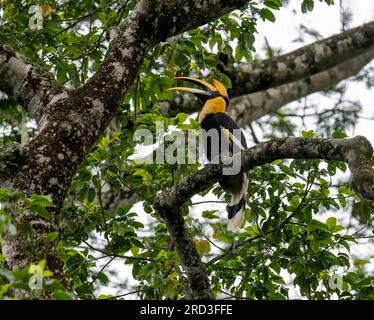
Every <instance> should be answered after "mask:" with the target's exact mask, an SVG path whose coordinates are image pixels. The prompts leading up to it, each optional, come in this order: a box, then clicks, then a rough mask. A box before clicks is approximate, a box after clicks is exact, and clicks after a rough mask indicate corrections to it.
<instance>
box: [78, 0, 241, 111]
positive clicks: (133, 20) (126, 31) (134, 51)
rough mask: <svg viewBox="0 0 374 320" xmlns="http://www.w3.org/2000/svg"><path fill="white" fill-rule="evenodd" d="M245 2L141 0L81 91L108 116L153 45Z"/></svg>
mask: <svg viewBox="0 0 374 320" xmlns="http://www.w3.org/2000/svg"><path fill="white" fill-rule="evenodd" d="M247 3H248V1H247V0H228V1H227V0H226V1H224V0H206V1H195V0H188V1H181V0H176V1H162V0H152V1H151V0H142V1H140V2H139V3H138V4H137V6H136V8H135V9H134V11H133V12H132V13H131V14H130V15H129V16H128V17H127V18H126V19H125V21H124V22H123V23H122V24H121V25H120V26H119V29H118V32H117V34H116V35H115V37H114V39H113V41H112V42H111V43H110V46H109V48H108V51H107V54H106V56H105V59H104V61H103V63H102V64H101V66H100V68H99V70H98V71H97V72H96V73H95V74H94V75H93V76H92V78H91V79H89V80H88V81H87V83H86V84H85V86H84V87H83V88H82V92H83V93H84V95H86V96H89V97H91V98H92V99H98V100H100V101H101V102H102V103H103V105H104V108H105V110H108V112H109V113H110V114H112V113H113V109H114V108H116V106H117V105H118V103H119V102H120V100H121V99H122V97H123V96H124V94H125V93H126V92H127V90H128V89H129V88H130V87H131V85H132V83H133V81H134V79H135V77H136V74H137V71H138V68H139V66H140V65H141V63H142V62H143V59H144V57H145V55H146V53H147V52H148V50H149V49H150V48H151V47H152V46H153V45H155V44H156V43H158V42H160V41H163V40H166V39H167V38H168V37H171V36H174V35H177V34H178V33H181V32H183V31H186V30H189V29H193V28H196V27H198V26H200V25H202V24H205V23H207V22H209V21H211V20H212V19H214V18H217V17H219V16H221V15H224V14H226V13H228V12H230V11H232V10H234V9H239V8H241V7H242V6H244V5H245V4H247Z"/></svg>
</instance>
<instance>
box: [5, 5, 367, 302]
mask: <svg viewBox="0 0 374 320" xmlns="http://www.w3.org/2000/svg"><path fill="white" fill-rule="evenodd" d="M247 3H248V1H245V0H199V1H196V0H187V1H186V0H184V1H182V0H174V1H162V0H141V1H139V2H138V3H137V5H136V8H135V9H134V10H133V12H132V13H131V14H130V15H129V16H128V17H127V18H126V19H125V20H124V22H123V23H122V24H121V25H120V26H119V28H118V32H117V34H116V35H115V37H114V39H113V40H112V41H111V43H110V46H109V48H108V51H107V53H106V56H105V58H104V60H103V62H102V65H101V67H100V68H99V70H98V71H97V72H96V73H95V74H94V75H93V76H92V77H91V78H90V79H89V80H88V81H87V82H86V83H85V84H84V85H83V86H82V87H81V88H79V89H77V90H68V89H66V88H64V87H62V86H60V85H58V84H57V83H56V81H55V80H54V79H53V76H52V75H50V74H49V73H48V72H46V71H45V70H43V69H42V68H40V67H38V66H35V65H33V64H32V63H29V62H27V61H26V60H25V59H23V58H22V57H20V56H19V55H18V54H17V53H16V52H14V51H13V50H12V49H11V48H9V47H7V46H5V45H1V44H0V90H1V91H2V92H5V93H6V94H7V95H8V96H9V97H11V98H12V99H14V100H15V101H17V103H19V104H20V105H21V106H22V107H23V108H24V109H25V110H26V111H27V112H28V113H29V115H30V116H31V117H33V118H34V119H35V120H36V122H37V125H38V129H39V133H38V134H37V136H36V137H35V138H34V139H33V140H31V141H30V142H29V143H27V144H26V145H24V146H19V145H17V146H14V148H13V147H12V148H10V149H9V148H7V149H4V150H0V184H1V186H2V187H6V188H9V189H11V190H17V191H21V192H24V193H25V194H26V195H31V194H33V193H37V194H50V195H52V198H53V202H54V205H55V207H54V208H53V210H52V212H51V213H52V219H51V220H50V221H47V220H45V219H42V218H40V217H38V216H35V215H32V214H30V213H25V214H22V215H17V216H15V217H14V220H13V222H14V223H15V224H16V226H17V228H18V230H19V231H20V232H19V233H18V235H17V236H15V237H14V236H11V235H10V234H5V236H4V239H5V241H4V243H2V253H3V254H4V256H5V260H6V263H7V265H8V266H9V268H10V269H17V268H20V267H24V266H26V265H27V264H29V263H30V262H33V261H36V260H38V257H39V254H40V252H45V253H46V255H47V267H48V269H49V270H51V271H53V272H54V274H55V276H56V277H57V278H63V274H62V267H61V264H60V262H59V261H58V259H57V258H56V255H55V252H54V251H55V247H54V245H55V244H54V243H53V242H52V243H47V242H45V240H44V239H45V235H46V234H47V233H49V232H52V231H57V230H58V222H57V221H58V219H57V216H58V213H59V210H60V208H61V206H62V203H63V200H64V198H65V196H66V193H67V191H68V188H69V186H70V183H71V180H72V179H73V177H74V175H75V173H76V171H77V168H78V166H79V165H80V164H81V162H82V160H83V158H84V157H85V155H86V154H87V153H88V152H89V151H90V150H91V147H92V146H93V144H94V143H95V141H96V140H97V139H98V137H99V136H100V134H101V133H102V132H103V130H104V129H105V128H106V126H107V125H108V123H109V121H110V120H111V119H112V117H113V116H114V114H115V111H116V109H117V107H118V105H119V104H120V103H121V100H122V98H123V97H124V96H125V95H126V93H127V92H128V91H129V89H130V87H131V86H132V83H133V81H134V79H135V78H136V76H137V72H138V69H139V67H140V66H141V64H142V62H143V60H144V58H145V56H146V54H147V52H148V51H149V50H150V49H151V47H152V46H153V45H155V44H156V43H158V42H160V41H163V40H165V39H167V38H168V37H170V36H174V35H176V34H178V33H180V32H183V31H186V30H189V29H192V28H195V27H197V26H199V25H202V24H205V23H207V22H209V21H211V20H212V19H214V18H216V17H218V16H221V15H223V14H225V13H228V12H230V11H232V10H234V9H239V8H241V7H242V6H244V5H246V4H247ZM373 45H374V23H373V22H372V23H368V24H366V25H363V26H361V27H358V28H355V29H352V30H350V31H347V32H344V33H342V34H340V35H336V36H333V37H330V38H328V39H325V40H322V41H319V42H316V43H313V44H311V45H309V46H306V47H304V48H301V49H299V50H296V51H294V52H291V53H289V54H286V55H283V56H280V57H277V58H274V59H269V60H263V61H254V62H253V63H251V64H241V65H239V66H238V67H235V66H233V65H232V64H230V63H229V62H227V63H224V64H223V65H221V68H222V70H223V72H225V73H226V74H228V75H229V76H230V78H231V80H232V81H233V88H234V89H233V90H232V95H233V96H236V97H238V98H237V99H238V100H233V106H234V108H233V111H232V112H233V115H234V116H235V117H236V118H237V119H238V121H239V123H240V124H241V125H245V124H246V123H248V122H249V121H252V120H253V119H255V118H256V117H260V116H262V115H264V114H267V113H269V112H272V111H274V110H276V109H277V108H279V107H281V105H282V104H284V103H287V102H289V101H292V100H293V99H298V98H300V97H302V96H303V95H306V94H309V93H311V92H315V91H318V90H321V89H326V87H329V86H332V85H334V84H336V83H337V82H339V81H340V80H342V79H345V78H346V77H349V76H351V75H353V74H354V73H356V72H357V71H358V70H360V68H362V67H363V66H364V65H365V64H366V63H367V62H369V61H370V60H371V59H372V58H373ZM348 67H349V68H348ZM348 69H349V70H348ZM239 97H240V98H239ZM188 99H189V100H188ZM173 104H175V105H176V110H178V108H179V107H181V106H183V108H186V109H185V110H188V111H187V112H188V113H189V112H191V111H193V110H196V106H198V104H196V103H195V101H194V100H193V99H190V98H185V97H183V99H181V101H178V100H175V101H173V102H171V103H170V106H172V105H173ZM192 104H193V105H194V107H191V105H192ZM187 108H188V109H187ZM194 108H195V109H194ZM179 110H180V109H179ZM372 152H373V150H372V148H371V145H370V143H369V142H368V141H367V140H366V139H365V138H363V137H356V138H353V139H346V140H341V139H336V140H318V139H317V140H306V139H301V138H287V139H283V140H277V141H268V142H263V143H260V144H258V145H256V146H254V147H252V148H250V149H248V150H246V151H245V152H243V153H242V155H241V157H242V158H241V160H242V162H241V163H242V167H241V169H242V171H243V172H244V171H248V170H249V169H251V168H253V167H254V166H257V165H261V164H264V163H269V162H272V161H273V160H275V159H279V158H295V159H326V160H340V161H345V162H347V163H348V165H349V167H350V170H351V173H352V183H353V185H354V187H355V188H356V190H358V192H360V193H361V194H362V196H363V197H365V198H368V199H374V189H373V186H374V174H373V169H372V167H371V164H370V161H369V157H370V156H371V155H372ZM221 170H222V167H221V166H220V165H208V166H206V167H205V168H204V169H202V170H199V171H197V172H195V173H194V174H193V175H191V176H189V177H186V178H185V179H183V180H182V181H181V182H180V183H178V184H177V185H176V186H174V187H173V188H172V189H171V190H170V192H168V193H164V194H162V195H160V197H159V198H158V199H157V201H156V202H155V203H154V207H155V209H157V211H158V212H159V213H160V215H161V216H162V217H163V219H164V220H165V222H166V225H167V227H168V230H169V233H170V236H171V238H172V240H173V242H174V244H175V247H176V250H177V251H178V253H179V255H180V257H181V260H182V262H183V266H184V269H185V271H186V273H187V275H188V278H189V283H190V294H191V297H192V298H195V299H212V298H213V294H212V292H211V289H210V284H209V279H208V277H207V274H206V273H205V271H204V268H203V265H202V263H201V261H200V257H199V255H198V254H197V251H196V248H195V246H194V244H193V241H192V239H191V236H190V235H189V233H188V230H187V229H186V226H185V223H184V219H183V216H182V214H181V212H180V206H181V205H182V204H183V203H184V202H185V201H186V200H187V199H189V198H190V197H191V196H192V195H194V194H196V193H198V192H199V191H202V190H203V189H204V188H206V187H208V186H209V185H211V184H213V183H215V182H216V181H217V179H218V178H219V177H220V176H221ZM25 225H30V226H31V227H32V229H33V230H34V234H35V241H36V243H37V247H38V251H37V252H30V251H29V250H28V248H27V243H26V239H25V238H24V235H23V233H22V228H23V227H24V226H25ZM19 296H20V297H22V293H19ZM47 298H48V297H47Z"/></svg>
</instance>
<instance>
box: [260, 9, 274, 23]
mask: <svg viewBox="0 0 374 320" xmlns="http://www.w3.org/2000/svg"><path fill="white" fill-rule="evenodd" d="M259 15H260V17H261V18H262V20H264V21H265V20H269V21H271V22H275V16H274V14H273V13H272V12H271V11H270V10H269V9H267V8H263V9H261V10H260V11H259Z"/></svg>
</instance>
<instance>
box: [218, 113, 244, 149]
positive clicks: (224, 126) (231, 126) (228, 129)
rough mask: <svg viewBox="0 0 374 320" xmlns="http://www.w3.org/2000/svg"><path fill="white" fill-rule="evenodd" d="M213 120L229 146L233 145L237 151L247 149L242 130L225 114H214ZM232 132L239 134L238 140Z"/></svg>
mask: <svg viewBox="0 0 374 320" xmlns="http://www.w3.org/2000/svg"><path fill="white" fill-rule="evenodd" d="M215 119H216V122H217V124H218V125H219V126H220V128H221V130H222V132H223V136H224V137H225V138H226V139H227V140H228V142H229V143H230V144H235V145H236V146H237V148H238V149H237V150H244V149H247V141H246V139H245V136H244V134H243V132H242V130H241V129H240V128H239V127H238V126H237V124H236V123H235V121H234V120H232V119H231V118H230V116H229V115H227V114H226V113H216V114H215ZM234 130H238V131H237V132H240V138H239V137H238V135H237V134H234ZM239 130H240V131H239ZM238 138H239V139H240V140H239V139H238Z"/></svg>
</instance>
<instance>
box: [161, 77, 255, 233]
mask: <svg viewBox="0 0 374 320" xmlns="http://www.w3.org/2000/svg"><path fill="white" fill-rule="evenodd" d="M174 80H184V81H189V82H192V83H194V84H197V85H199V86H201V87H203V88H204V89H205V90H200V89H196V88H185V87H175V88H170V89H168V90H170V91H182V92H189V93H192V94H194V95H195V96H196V97H198V98H199V99H200V101H201V102H202V103H203V104H204V106H203V108H202V109H201V111H200V113H199V116H198V121H199V123H200V125H201V128H202V130H203V137H204V132H205V137H207V132H209V131H211V130H214V129H215V130H217V132H218V135H217V137H218V140H217V141H216V142H215V143H214V140H210V139H203V140H204V141H203V142H204V149H205V155H206V156H207V158H208V160H209V161H212V158H214V156H213V155H214V154H215V153H214V151H216V152H217V150H218V154H217V155H221V154H222V151H223V149H222V148H223V147H222V146H223V145H224V144H223V142H225V145H227V146H228V148H229V150H230V153H231V155H232V154H233V153H236V152H238V151H240V150H242V149H246V148H247V143H246V140H245V137H244V135H243V132H241V130H240V129H239V127H238V126H237V125H236V123H235V122H234V120H232V119H231V118H230V117H229V115H228V114H227V113H226V110H227V107H228V106H229V97H228V95H227V91H226V88H225V87H224V86H223V85H222V83H220V82H219V81H217V80H213V84H210V83H208V82H206V81H203V80H199V79H195V78H190V77H175V78H174ZM235 129H236V130H235ZM236 132H239V134H240V136H239V137H238V138H237V135H236V134H234V133H236ZM221 137H224V138H221ZM223 139H224V140H225V141H222V140H223ZM217 144H218V145H219V146H217ZM219 184H220V185H221V187H222V188H223V189H224V190H225V191H226V193H229V194H231V202H230V205H228V207H227V211H228V219H229V221H228V229H229V230H236V229H237V228H238V227H239V226H240V225H241V223H242V222H243V217H244V209H245V196H246V193H247V187H248V178H247V175H246V174H245V173H239V174H234V175H226V176H222V177H221V178H220V179H219Z"/></svg>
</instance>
